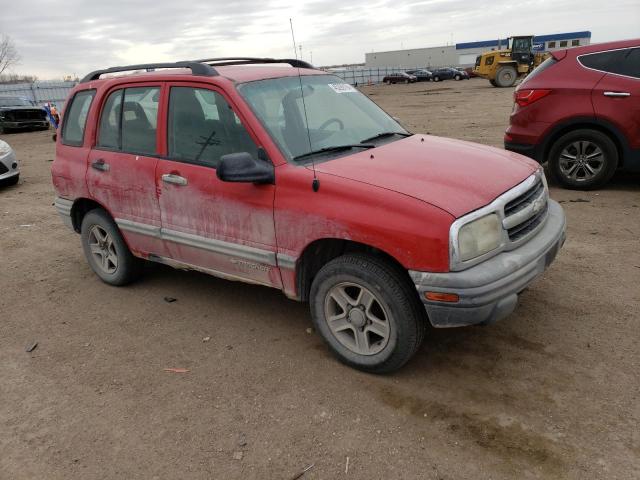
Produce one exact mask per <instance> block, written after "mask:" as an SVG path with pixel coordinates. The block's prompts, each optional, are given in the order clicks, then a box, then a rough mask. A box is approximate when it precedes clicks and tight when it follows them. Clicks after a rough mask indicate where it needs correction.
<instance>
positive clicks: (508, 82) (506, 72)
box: [496, 65, 518, 88]
mask: <svg viewBox="0 0 640 480" xmlns="http://www.w3.org/2000/svg"><path fill="white" fill-rule="evenodd" d="M517 78H518V72H517V71H516V69H515V68H513V67H512V66H509V65H507V66H504V67H500V68H499V69H498V71H497V73H496V85H497V86H498V87H502V88H505V87H512V86H513V84H514V83H516V79H517Z"/></svg>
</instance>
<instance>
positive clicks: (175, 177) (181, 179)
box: [162, 173, 188, 186]
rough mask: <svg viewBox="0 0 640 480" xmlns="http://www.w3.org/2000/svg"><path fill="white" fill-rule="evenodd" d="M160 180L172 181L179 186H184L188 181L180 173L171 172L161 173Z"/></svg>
mask: <svg viewBox="0 0 640 480" xmlns="http://www.w3.org/2000/svg"><path fill="white" fill-rule="evenodd" d="M162 181H163V182H164V183H172V184H173V185H181V186H184V185H186V184H187V183H188V182H187V179H186V178H184V177H181V176H180V175H175V174H173V173H165V174H163V175H162Z"/></svg>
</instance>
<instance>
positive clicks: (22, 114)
mask: <svg viewBox="0 0 640 480" xmlns="http://www.w3.org/2000/svg"><path fill="white" fill-rule="evenodd" d="M7 116H8V117H9V118H10V119H11V120H13V121H14V122H22V121H25V120H44V119H45V117H46V113H45V112H44V111H43V110H36V109H33V110H13V111H11V112H9V113H8V115H7Z"/></svg>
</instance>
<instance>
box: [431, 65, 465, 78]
mask: <svg viewBox="0 0 640 480" xmlns="http://www.w3.org/2000/svg"><path fill="white" fill-rule="evenodd" d="M431 75H432V79H433V81H434V82H439V81H440V80H451V79H454V80H463V79H468V78H469V75H466V74H465V73H464V72H461V71H460V70H458V69H456V68H451V67H445V68H438V69H436V70H433V71H432V72H431Z"/></svg>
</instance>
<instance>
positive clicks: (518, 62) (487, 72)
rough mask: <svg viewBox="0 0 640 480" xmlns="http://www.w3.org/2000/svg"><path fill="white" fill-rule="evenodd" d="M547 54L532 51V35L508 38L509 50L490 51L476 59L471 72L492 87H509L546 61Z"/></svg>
mask: <svg viewBox="0 0 640 480" xmlns="http://www.w3.org/2000/svg"><path fill="white" fill-rule="evenodd" d="M548 56H549V53H547V52H540V53H534V51H533V35H529V36H522V37H511V38H509V48H507V49H506V50H492V51H490V52H485V53H483V54H482V55H479V56H478V57H477V58H476V66H475V67H474V69H473V71H474V73H475V74H476V75H478V76H479V77H482V78H486V79H488V80H489V81H490V82H491V85H493V86H494V87H511V86H513V84H514V83H516V80H517V79H518V78H519V77H524V76H525V75H527V74H528V73H530V72H532V71H533V69H534V68H536V67H537V66H538V65H540V64H541V63H542V62H543V61H544V60H546V59H547V57H548Z"/></svg>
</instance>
